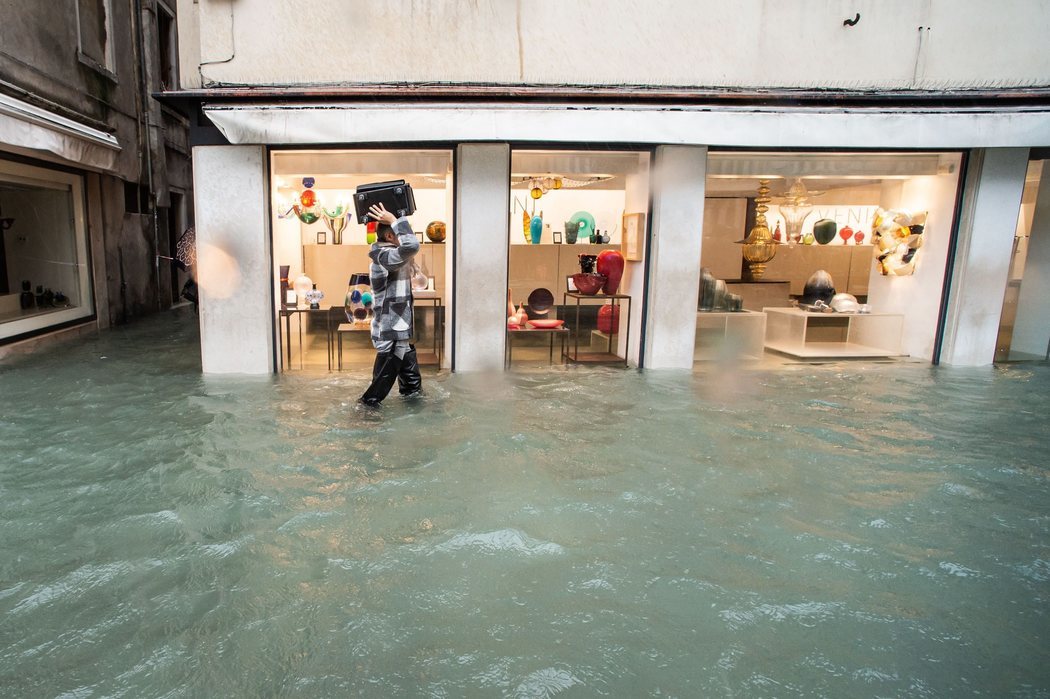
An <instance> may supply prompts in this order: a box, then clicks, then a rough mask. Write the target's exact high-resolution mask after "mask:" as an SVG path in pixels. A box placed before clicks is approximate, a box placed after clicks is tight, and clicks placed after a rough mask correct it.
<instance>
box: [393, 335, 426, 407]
mask: <svg viewBox="0 0 1050 699" xmlns="http://www.w3.org/2000/svg"><path fill="white" fill-rule="evenodd" d="M408 347H409V350H408V351H407V352H405V356H404V358H403V359H402V360H401V371H400V372H398V375H397V388H398V390H399V391H400V392H401V395H403V396H414V395H416V394H419V393H422V392H423V377H422V376H420V374H419V359H417V358H416V346H415V345H409V346H408Z"/></svg>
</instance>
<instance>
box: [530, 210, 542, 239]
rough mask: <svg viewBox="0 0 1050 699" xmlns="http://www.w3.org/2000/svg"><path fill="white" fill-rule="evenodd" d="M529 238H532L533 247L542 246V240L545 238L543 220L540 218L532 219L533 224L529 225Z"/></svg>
mask: <svg viewBox="0 0 1050 699" xmlns="http://www.w3.org/2000/svg"><path fill="white" fill-rule="evenodd" d="M529 236H530V237H531V238H532V244H533V245H539V244H540V238H542V237H543V219H542V218H540V217H539V216H533V217H532V222H531V223H529Z"/></svg>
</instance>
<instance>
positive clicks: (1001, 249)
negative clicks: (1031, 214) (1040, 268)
mask: <svg viewBox="0 0 1050 699" xmlns="http://www.w3.org/2000/svg"><path fill="white" fill-rule="evenodd" d="M1027 168H1028V149H1027V148H988V149H976V150H974V151H972V152H971V154H970V159H969V162H968V165H967V173H966V183H965V186H964V189H963V206H962V215H961V217H960V221H959V243H958V248H957V250H956V256H955V258H956V261H955V269H954V271H953V275H952V283H951V290H950V293H949V299H948V314H947V318H946V323H945V328H944V344H943V347H942V350H941V361H942V362H943V363H945V364H951V365H956V366H984V365H987V364H991V363H992V360H993V359H994V358H995V343H996V338H997V337H998V334H999V320H1000V318H1001V316H1002V310H1003V289H1005V288H1006V282H1007V279H1008V278H1009V273H1010V258H1011V253H1012V250H1013V239H1014V231H1015V229H1016V226H1017V217H1018V215H1019V212H1020V204H1021V193H1022V191H1023V190H1024V183H1025V172H1026V171H1027Z"/></svg>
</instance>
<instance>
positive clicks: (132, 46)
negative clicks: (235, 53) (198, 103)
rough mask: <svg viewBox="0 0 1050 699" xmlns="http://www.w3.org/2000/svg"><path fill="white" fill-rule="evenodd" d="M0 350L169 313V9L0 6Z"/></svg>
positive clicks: (178, 175)
mask: <svg viewBox="0 0 1050 699" xmlns="http://www.w3.org/2000/svg"><path fill="white" fill-rule="evenodd" d="M2 15H3V20H2V21H0V229H2V231H0V355H2V354H9V353H12V352H17V351H29V350H31V349H32V348H33V347H36V346H38V345H39V343H40V342H41V339H42V338H54V337H60V336H62V335H67V334H70V333H79V332H83V331H85V330H95V329H97V328H103V327H107V326H110V325H112V324H116V323H122V322H125V321H127V320H129V319H131V318H134V317H137V316H140V315H143V314H147V313H151V312H156V311H157V310H159V309H164V308H168V307H170V306H171V305H172V303H173V301H176V300H178V297H179V290H180V288H181V284H182V283H183V282H184V281H185V274H184V273H182V272H181V271H180V270H178V269H177V268H175V267H173V265H172V264H171V263H170V262H169V261H168V260H166V259H164V258H165V257H171V256H173V255H172V252H173V249H174V245H175V243H176V242H177V240H178V237H179V236H180V235H181V234H182V233H183V232H184V231H185V230H186V229H187V228H188V227H190V225H191V221H192V199H193V197H192V188H193V179H192V174H191V172H190V151H189V144H188V140H187V136H188V128H187V127H188V122H187V120H186V119H185V117H183V116H181V115H179V114H177V113H176V112H175V111H173V110H172V109H170V108H168V107H165V106H163V105H162V104H161V103H159V102H157V101H156V100H154V99H153V98H152V97H151V94H152V93H154V92H160V91H163V90H175V89H178V84H179V78H178V73H179V62H178V28H177V22H176V6H175V4H174V2H171V3H168V2H165V1H164V0H71V2H68V3H63V4H62V6H61V7H60V8H58V7H55V6H54V4H53V3H33V2H6V3H3V10H2Z"/></svg>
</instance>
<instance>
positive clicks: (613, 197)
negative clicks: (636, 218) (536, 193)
mask: <svg viewBox="0 0 1050 699" xmlns="http://www.w3.org/2000/svg"><path fill="white" fill-rule="evenodd" d="M510 195H511V202H512V203H513V204H514V207H513V210H512V212H511V215H510V242H511V244H512V245H528V244H529V242H527V241H526V240H525V235H524V232H523V230H522V225H521V224H522V217H521V213H522V209H521V206H522V205H524V206H527V207H528V212H529V213H530V214H533V212H535V215H537V216H539V215H541V214H542V216H543V222H544V223H545V224H549V225H550V227H551V233H553V232H554V231H561V232H562V234H563V236H564V233H565V222H566V221H568V220H569V219H570V218H572V216H573V215H574V214H576V213H578V212H580V211H586V212H588V213H590V214H591V215H592V216H594V225H595V228H598V229H599V230H601V231H602V233H603V234H604V233H605V232H606V231H608V234H609V236H610V237H609V243H610V244H615V245H619V244H620V240H621V232H620V226H621V222H622V220H623V213H624V196H625V193H624V190H623V189H590V188H587V187H581V188H579V189H558V190H551V191H549V192H547V194H544V195H543V196H542V197H540V198H539V199H536V200H534V199H532V197H530V196H529V191H528V190H527V189H511V192H510ZM534 205H535V209H534V208H533V206H534ZM551 233H547V232H546V231H544V233H543V238H542V240H541V241H540V243H541V244H548V243H553V242H554V241H553V240H552V238H551ZM563 240H564V238H563ZM579 242H581V243H582V242H585V241H583V240H580V241H579Z"/></svg>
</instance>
